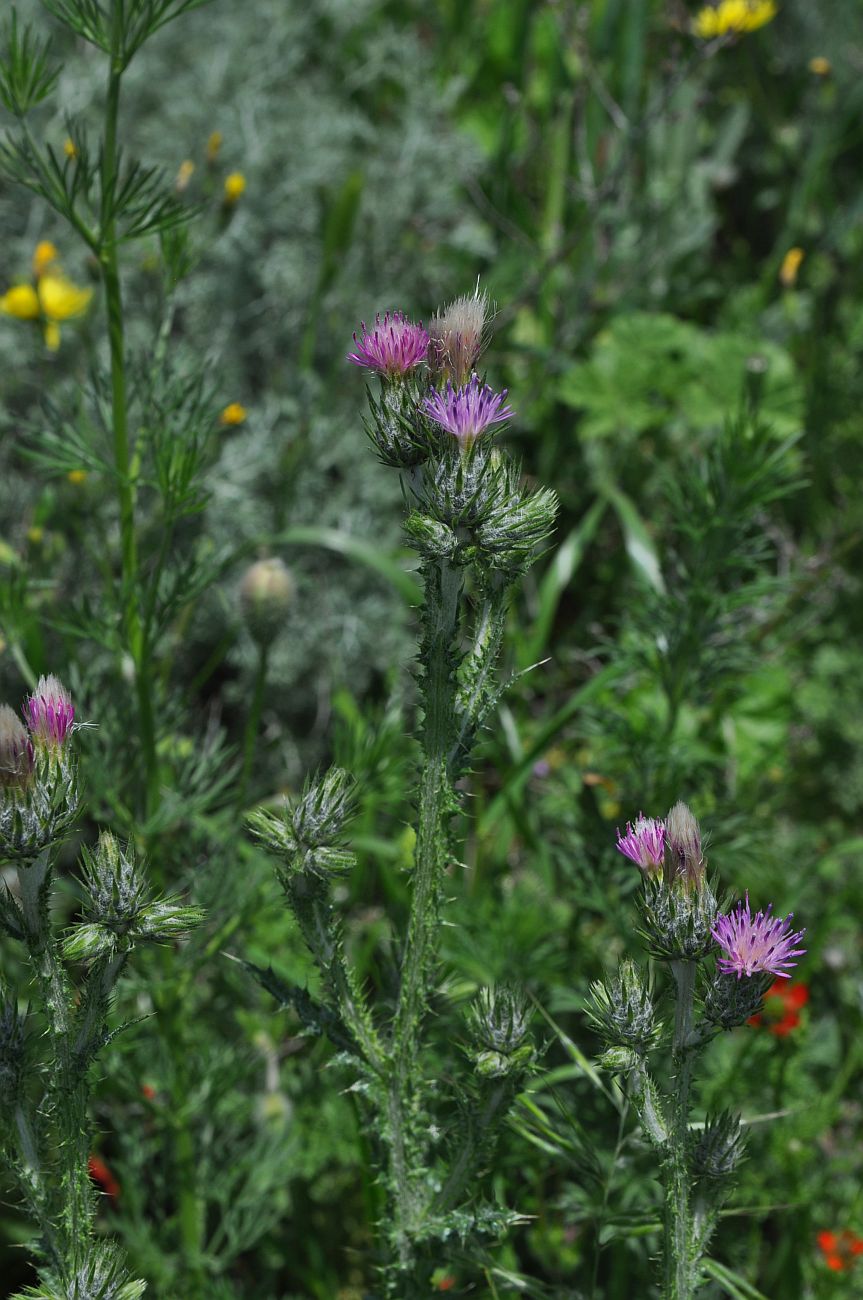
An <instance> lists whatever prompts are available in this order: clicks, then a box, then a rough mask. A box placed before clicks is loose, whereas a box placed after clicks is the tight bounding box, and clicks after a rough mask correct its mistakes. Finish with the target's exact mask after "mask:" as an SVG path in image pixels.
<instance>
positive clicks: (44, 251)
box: [33, 239, 57, 280]
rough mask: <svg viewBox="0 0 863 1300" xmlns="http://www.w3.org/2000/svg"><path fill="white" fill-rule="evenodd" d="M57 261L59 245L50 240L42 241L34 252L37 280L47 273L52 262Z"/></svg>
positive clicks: (34, 270) (34, 271)
mask: <svg viewBox="0 0 863 1300" xmlns="http://www.w3.org/2000/svg"><path fill="white" fill-rule="evenodd" d="M56 261H57V245H56V244H52V243H51V240H50V239H40V240H39V243H38V244H37V245H36V247H35V248H34V250H33V274H34V275H35V277H36V279H37V280H38V279H39V276H40V275H42V274H43V273H44V272H45V271H47V269H48V267H49V266H50V265H51V263H52V262H56Z"/></svg>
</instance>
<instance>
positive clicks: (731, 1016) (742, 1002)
mask: <svg viewBox="0 0 863 1300" xmlns="http://www.w3.org/2000/svg"><path fill="white" fill-rule="evenodd" d="M772 983H773V976H772V975H767V974H756V975H753V976H752V978H751V979H747V980H739V979H737V978H736V976H734V975H727V974H725V973H724V972H723V971H721V970H717V971H716V972H715V973H714V975H713V979H712V980H711V983H710V985H709V986H708V989H707V993H706V995H705V998H704V1014H705V1017H706V1018H707V1020H709V1021H710V1023H711V1024H712V1025H716V1026H717V1028H719V1029H735V1028H736V1027H737V1026H738V1025H745V1024H746V1022H747V1020H749V1019H750V1018H751V1017H752V1016H754V1015H757V1013H758V1012H759V1011H760V1010H761V1008H762V1006H763V1003H764V994H765V993H766V992H767V990H768V989H769V988H770V985H771V984H772Z"/></svg>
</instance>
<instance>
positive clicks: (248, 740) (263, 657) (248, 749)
mask: <svg viewBox="0 0 863 1300" xmlns="http://www.w3.org/2000/svg"><path fill="white" fill-rule="evenodd" d="M267 664H268V647H267V646H266V644H261V645H260V646H259V647H258V663H257V667H256V669H255V689H254V694H253V696H252V707H251V709H250V710H249V716H248V719H247V721H246V732H245V736H244V737H243V771H242V775H241V777H240V784H239V788H238V791H237V802H238V803H239V804H240V806H241V807H242V804H243V800H244V799H245V797H246V790H247V788H248V784H249V777H250V776H251V774H252V764H253V762H254V761H255V747H256V745H257V743H258V735H259V733H260V730H261V714H262V713H263V710H264V694H265V692H266V689H267Z"/></svg>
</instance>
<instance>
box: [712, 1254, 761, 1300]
mask: <svg viewBox="0 0 863 1300" xmlns="http://www.w3.org/2000/svg"><path fill="white" fill-rule="evenodd" d="M701 1267H702V1270H703V1271H704V1272H705V1273H706V1274H707V1276H708V1277H712V1278H713V1280H714V1282H718V1283H719V1285H720V1286H721V1287H722V1288H723V1290H724V1291H725V1294H726V1295H729V1296H731V1300H768V1297H767V1296H766V1295H764V1293H763V1292H762V1291H759V1290H758V1288H757V1287H754V1286H753V1285H752V1284H751V1282H747V1281H746V1278H745V1277H741V1276H740V1274H739V1273H735V1272H734V1269H732V1268H728V1267H727V1266H726V1265H725V1264H720V1263H719V1261H718V1260H716V1259H703V1260H702V1261H701Z"/></svg>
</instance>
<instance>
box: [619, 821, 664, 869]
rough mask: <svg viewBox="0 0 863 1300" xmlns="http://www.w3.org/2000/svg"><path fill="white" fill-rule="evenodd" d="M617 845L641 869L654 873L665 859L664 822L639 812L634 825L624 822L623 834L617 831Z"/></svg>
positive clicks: (660, 867)
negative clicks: (624, 831) (624, 830)
mask: <svg viewBox="0 0 863 1300" xmlns="http://www.w3.org/2000/svg"><path fill="white" fill-rule="evenodd" d="M617 847H618V849H619V851H620V852H621V853H622V854H623V855H624V857H627V858H629V859H630V860H631V861H632V862H634V863H635V864H636V865H637V866H639V867H641V869H642V871H646V872H647V874H648V875H649V876H650V875H655V874H656V873H658V872H660V871H661V870H662V865H663V863H664V861H665V822H662V821H658V820H657V819H656V818H655V817H645V816H644V814H643V813H639V815H638V817H637V818H636V819H635V825H634V826H633V824H632V822H627V823H626V834H625V835H621V833H620V831H618V832H617Z"/></svg>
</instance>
